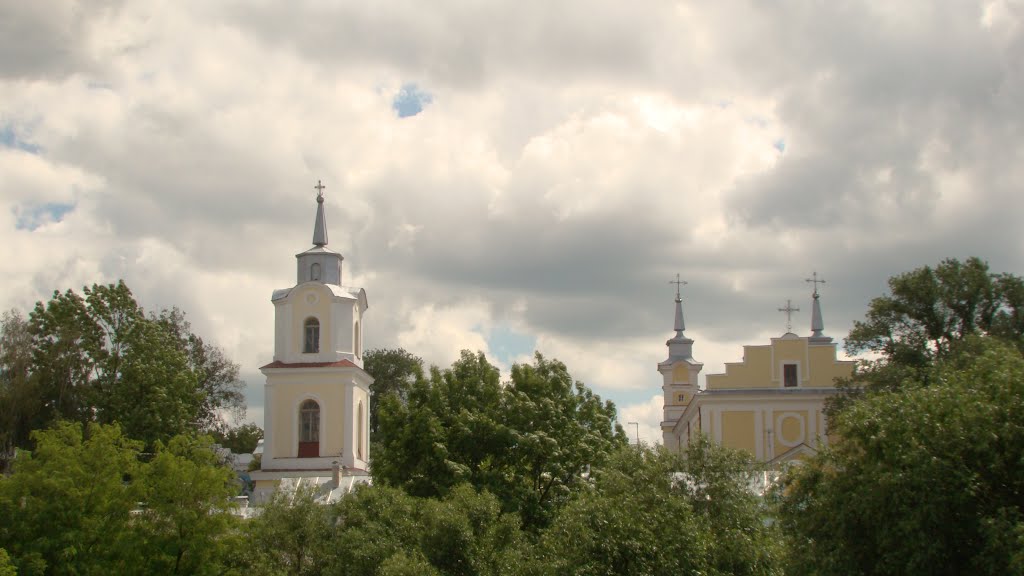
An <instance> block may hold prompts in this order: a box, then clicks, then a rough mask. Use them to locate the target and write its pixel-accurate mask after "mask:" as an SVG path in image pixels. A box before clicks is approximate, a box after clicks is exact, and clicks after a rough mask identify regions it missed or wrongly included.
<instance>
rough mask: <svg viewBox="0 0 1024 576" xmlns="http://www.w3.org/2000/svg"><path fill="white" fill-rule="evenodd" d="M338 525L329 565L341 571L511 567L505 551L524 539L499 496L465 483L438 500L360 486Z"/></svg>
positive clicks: (454, 572)
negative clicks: (503, 509) (408, 565)
mask: <svg viewBox="0 0 1024 576" xmlns="http://www.w3.org/2000/svg"><path fill="white" fill-rule="evenodd" d="M335 513H336V514H337V521H336V522H337V525H338V526H339V527H340V530H339V531H338V532H337V534H336V535H335V537H334V538H332V540H331V543H330V545H329V546H330V555H331V565H332V566H333V569H329V570H328V571H329V572H330V571H336V572H339V573H346V574H373V573H378V572H377V571H378V570H381V571H383V572H385V573H393V574H404V573H407V571H403V570H402V568H403V567H402V565H401V563H402V562H405V561H410V562H412V563H413V564H414V565H416V566H419V567H422V568H426V567H428V566H429V567H430V568H429V569H427V572H426V573H438V574H445V575H450V576H470V575H492V574H493V575H495V576H497V575H498V574H506V573H509V572H508V571H507V570H506V568H508V564H507V562H506V561H505V560H504V558H505V554H506V553H507V551H509V550H518V549H519V547H521V546H523V545H524V542H523V536H522V534H521V533H520V530H519V521H518V519H517V518H515V517H514V516H513V515H509V514H504V515H503V514H501V506H500V504H499V503H498V501H497V499H496V498H495V497H494V496H492V495H490V494H488V493H486V492H484V493H477V492H476V491H475V490H474V489H473V488H472V487H471V486H469V485H468V484H460V485H459V486H455V487H453V488H452V489H451V490H450V491H449V493H448V495H447V496H446V497H445V498H443V499H430V498H417V497H414V496H409V495H408V494H406V493H405V492H403V491H401V490H398V489H395V488H390V487H386V486H361V487H359V488H358V489H357V490H356V491H355V492H354V493H352V494H350V495H349V496H346V497H345V498H343V499H342V500H341V502H339V503H338V505H337V507H336V509H335Z"/></svg>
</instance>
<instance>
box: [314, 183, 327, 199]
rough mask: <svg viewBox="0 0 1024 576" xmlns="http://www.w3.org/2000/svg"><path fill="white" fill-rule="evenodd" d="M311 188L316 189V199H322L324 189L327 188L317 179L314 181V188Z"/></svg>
mask: <svg viewBox="0 0 1024 576" xmlns="http://www.w3.org/2000/svg"><path fill="white" fill-rule="evenodd" d="M313 188H315V189H316V197H317V198H323V197H324V188H327V186H324V185H323V183H322V182H320V180H319V179H318V180H317V181H316V186H313Z"/></svg>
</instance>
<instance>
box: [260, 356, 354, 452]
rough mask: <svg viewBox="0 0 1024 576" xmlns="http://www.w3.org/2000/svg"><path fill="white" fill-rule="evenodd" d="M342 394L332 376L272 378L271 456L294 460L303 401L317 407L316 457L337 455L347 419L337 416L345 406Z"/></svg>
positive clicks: (306, 375) (306, 373)
mask: <svg viewBox="0 0 1024 576" xmlns="http://www.w3.org/2000/svg"><path fill="white" fill-rule="evenodd" d="M344 390H345V387H344V386H343V385H341V384H340V383H339V382H338V381H337V375H336V374H330V373H321V374H316V373H310V372H303V373H299V374H281V375H275V376H274V391H273V395H274V401H273V410H274V419H273V422H274V429H273V442H274V446H273V452H272V454H273V455H274V456H275V457H277V458H294V457H297V456H298V446H299V444H298V442H299V437H298V418H299V405H300V404H301V403H302V402H303V401H304V400H305V399H306V398H313V399H314V400H316V401H317V402H319V404H320V424H321V428H320V456H333V455H337V454H341V452H342V445H343V425H344V422H345V420H346V419H347V418H348V417H350V416H347V415H345V414H338V413H337V411H339V410H343V408H342V407H343V406H344V405H345V398H344Z"/></svg>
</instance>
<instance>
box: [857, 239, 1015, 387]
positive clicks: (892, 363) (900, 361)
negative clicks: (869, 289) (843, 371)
mask: <svg viewBox="0 0 1024 576" xmlns="http://www.w3.org/2000/svg"><path fill="white" fill-rule="evenodd" d="M889 291H890V294H888V295H885V296H879V297H877V298H875V299H873V300H872V301H871V304H870V305H869V307H868V312H867V314H866V315H865V318H864V320H861V321H856V322H854V326H853V330H851V331H850V335H849V336H848V337H847V338H846V350H847V352H849V353H850V354H861V353H864V352H872V353H874V354H877V355H878V356H879V357H880V360H878V361H875V362H873V363H868V364H866V365H865V366H864V368H866V370H862V375H863V376H862V378H861V381H863V382H867V383H868V384H869V385H871V386H874V387H893V386H898V385H899V384H900V382H901V381H902V380H903V379H905V378H914V379H918V380H919V379H920V378H921V377H923V376H925V375H927V371H928V368H929V367H930V366H931V365H932V364H933V363H934V362H935V361H936V360H939V359H942V358H944V357H946V356H948V355H950V354H953V353H955V352H956V348H957V346H958V344H959V343H960V342H962V341H963V340H964V339H965V338H967V337H969V336H972V335H986V336H993V337H998V338H1001V339H1004V340H1007V341H1009V342H1011V343H1013V344H1014V345H1015V346H1017V347H1018V348H1019V349H1024V280H1022V279H1021V278H1020V277H1018V276H1014V275H1012V274H1006V273H1002V274H996V273H992V272H990V271H989V267H988V264H987V263H986V262H985V261H983V260H981V259H980V258H968V259H967V260H966V261H964V262H960V261H959V260H955V259H947V260H943V261H942V262H941V263H940V264H939V265H938V266H936V267H934V268H932V267H930V266H924V267H922V268H918V269H916V270H913V271H910V272H906V273H903V274H899V275H897V276H894V277H892V278H890V279H889Z"/></svg>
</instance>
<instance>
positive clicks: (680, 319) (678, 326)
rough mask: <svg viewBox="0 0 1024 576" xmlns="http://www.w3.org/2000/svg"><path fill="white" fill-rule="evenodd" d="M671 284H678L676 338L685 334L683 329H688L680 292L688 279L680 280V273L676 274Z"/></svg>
mask: <svg viewBox="0 0 1024 576" xmlns="http://www.w3.org/2000/svg"><path fill="white" fill-rule="evenodd" d="M669 284H675V285H676V324H675V331H676V338H681V337H682V336H683V330H686V322H685V321H683V298H682V296H681V295H680V294H679V289H680V288H682V287H683V286H685V285H686V280H680V279H679V274H676V279H675V280H670V281H669Z"/></svg>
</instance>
